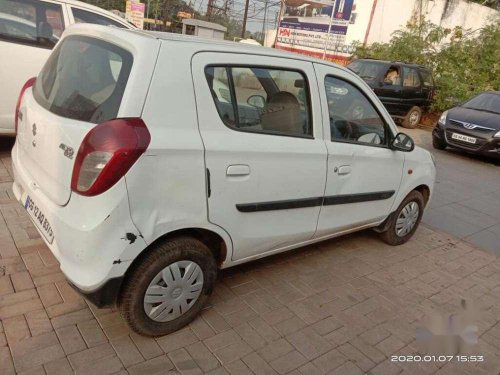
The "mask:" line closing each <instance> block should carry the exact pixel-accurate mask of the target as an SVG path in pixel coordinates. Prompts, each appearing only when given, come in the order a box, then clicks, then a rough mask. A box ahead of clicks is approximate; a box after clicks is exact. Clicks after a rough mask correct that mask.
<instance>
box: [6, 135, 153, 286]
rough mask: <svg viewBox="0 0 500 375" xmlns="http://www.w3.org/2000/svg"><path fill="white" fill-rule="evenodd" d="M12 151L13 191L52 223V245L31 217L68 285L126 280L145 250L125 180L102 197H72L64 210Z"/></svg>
mask: <svg viewBox="0 0 500 375" xmlns="http://www.w3.org/2000/svg"><path fill="white" fill-rule="evenodd" d="M17 156H18V152H17V144H16V145H15V146H14V148H13V150H12V166H13V171H14V184H13V191H14V194H15V196H16V199H17V200H19V201H20V203H21V205H22V206H23V207H24V204H25V201H23V200H25V199H26V197H27V196H29V197H30V198H31V200H32V201H33V202H35V204H36V206H37V207H38V208H39V211H40V212H42V213H43V215H44V218H45V219H46V220H47V221H48V222H49V223H50V226H51V229H52V232H53V236H54V238H53V241H52V243H49V242H48V240H47V238H46V237H45V236H44V234H43V230H42V229H41V228H40V226H39V225H38V224H37V223H36V222H35V220H34V219H33V218H32V217H31V216H30V217H31V218H32V221H33V222H34V223H35V227H36V228H37V229H38V231H39V232H40V234H41V236H42V238H44V240H45V242H46V244H47V246H48V247H49V248H50V250H51V251H52V253H53V254H54V256H55V257H56V258H57V259H58V261H59V262H60V267H61V270H62V272H63V273H64V274H65V276H66V277H67V278H68V279H69V281H70V282H71V283H72V284H73V285H74V286H76V287H77V288H78V289H79V290H80V291H82V292H84V293H90V292H94V291H96V290H98V289H99V288H100V287H102V286H103V285H104V284H105V283H106V282H107V281H108V280H110V279H113V278H118V277H122V276H123V275H124V273H125V271H126V270H127V268H128V266H129V265H130V263H131V262H132V260H133V259H135V257H136V256H137V254H139V253H140V252H141V251H142V250H144V248H145V247H146V246H147V244H146V242H145V241H144V239H143V238H142V236H141V234H140V233H139V231H138V230H137V228H136V226H135V225H134V223H133V222H132V220H131V218H130V210H129V203H128V195H127V189H126V186H125V182H124V180H123V179H122V180H120V181H119V182H118V183H117V184H116V185H115V186H113V187H112V188H111V189H110V190H108V191H107V192H105V193H104V194H101V195H98V196H95V197H84V196H81V195H79V194H76V193H72V195H71V199H70V200H69V202H68V203H67V204H66V205H65V206H59V205H56V204H55V203H53V202H52V201H51V200H50V199H49V198H48V197H47V196H46V195H45V194H44V192H43V190H42V189H41V188H39V187H37V184H36V182H34V181H33V180H32V179H31V178H30V175H29V172H28V171H27V170H25V169H24V168H23V165H22V160H19V159H18V157H17Z"/></svg>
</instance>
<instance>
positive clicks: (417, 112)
mask: <svg viewBox="0 0 500 375" xmlns="http://www.w3.org/2000/svg"><path fill="white" fill-rule="evenodd" d="M421 118H422V110H421V109H420V108H419V107H412V108H411V109H410V110H409V111H408V113H407V114H406V117H405V118H404V120H403V126H404V127H405V128H408V129H415V128H416V127H417V126H418V124H420V120H421Z"/></svg>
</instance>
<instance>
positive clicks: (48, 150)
mask: <svg viewBox="0 0 500 375" xmlns="http://www.w3.org/2000/svg"><path fill="white" fill-rule="evenodd" d="M88 29H89V30H88V31H87V32H85V35H81V34H78V33H77V32H75V33H71V32H70V35H69V36H67V37H66V38H64V39H63V40H62V41H61V43H59V45H58V46H57V48H56V49H55V50H54V52H53V54H52V55H51V57H50V58H49V60H48V61H47V63H46V64H45V66H44V68H43V69H42V71H41V73H40V75H39V76H38V78H37V82H36V84H35V86H34V88H33V90H28V91H27V92H26V94H25V96H24V99H23V103H22V106H21V108H20V112H21V116H20V118H22V120H20V121H19V128H18V136H17V144H18V147H17V152H18V155H16V157H17V158H18V160H19V164H20V165H22V168H23V169H24V171H25V172H26V173H27V174H29V177H30V178H31V180H32V181H33V184H35V185H37V187H38V188H40V189H41V190H42V191H43V192H44V193H45V195H46V196H47V197H48V198H49V199H50V200H52V201H53V202H54V203H56V204H58V205H64V204H66V203H67V202H68V200H69V198H70V194H71V189H70V186H71V176H72V172H73V164H74V160H75V156H76V153H77V152H78V148H79V146H80V144H81V142H82V140H83V138H84V137H85V135H86V134H87V133H88V131H89V130H90V129H92V128H93V127H94V126H96V124H98V123H102V122H105V121H107V120H111V119H114V118H119V117H139V116H140V114H141V111H142V105H143V103H144V98H145V95H146V92H147V87H148V84H149V80H150V79H151V74H152V71H153V67H154V61H155V60H154V58H152V57H154V56H156V52H155V51H157V50H158V45H159V42H158V41H157V40H156V39H153V38H144V37H139V36H136V35H134V34H132V33H128V32H127V33H125V32H116V33H111V31H112V29H110V34H108V35H107V34H106V32H103V30H102V28H99V29H97V30H95V29H92V27H88ZM80 31H82V28H80ZM96 37H99V39H97V38H96ZM106 39H108V40H112V41H113V42H112V43H110V42H106V41H104V40H106ZM134 78H136V79H134Z"/></svg>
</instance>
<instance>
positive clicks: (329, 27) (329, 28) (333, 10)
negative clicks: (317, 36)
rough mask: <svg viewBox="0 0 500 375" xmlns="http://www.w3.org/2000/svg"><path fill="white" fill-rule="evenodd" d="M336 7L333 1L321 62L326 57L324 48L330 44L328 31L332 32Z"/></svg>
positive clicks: (335, 2) (335, 0)
mask: <svg viewBox="0 0 500 375" xmlns="http://www.w3.org/2000/svg"><path fill="white" fill-rule="evenodd" d="M336 6H337V0H333V9H332V16H331V17H330V24H329V25H328V35H327V36H326V41H325V49H324V51H323V60H324V59H325V57H326V48H327V46H328V44H330V31H332V23H333V17H335V7H336Z"/></svg>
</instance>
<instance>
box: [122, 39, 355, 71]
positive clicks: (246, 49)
mask: <svg viewBox="0 0 500 375" xmlns="http://www.w3.org/2000/svg"><path fill="white" fill-rule="evenodd" d="M131 32H139V33H142V34H145V35H148V36H152V37H154V38H156V39H159V40H166V41H173V42H183V43H190V44H192V45H193V46H197V47H198V48H199V49H200V50H202V49H206V47H207V46H210V45H212V46H217V47H223V48H224V50H226V51H227V52H231V53H248V54H257V55H266V56H270V57H280V58H285V59H294V60H302V61H308V62H313V63H319V64H325V65H331V66H334V67H336V68H339V69H343V70H345V71H348V72H351V71H350V70H348V69H346V68H345V67H343V66H341V65H339V64H335V63H332V62H329V61H325V60H321V59H318V58H315V57H311V56H306V55H302V54H299V53H293V52H288V51H284V50H280V49H276V48H269V47H264V46H261V45H255V44H249V43H240V42H233V41H230V40H221V39H207V38H203V37H199V36H193V35H184V34H175V33H168V32H160V31H145V30H139V31H131Z"/></svg>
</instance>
